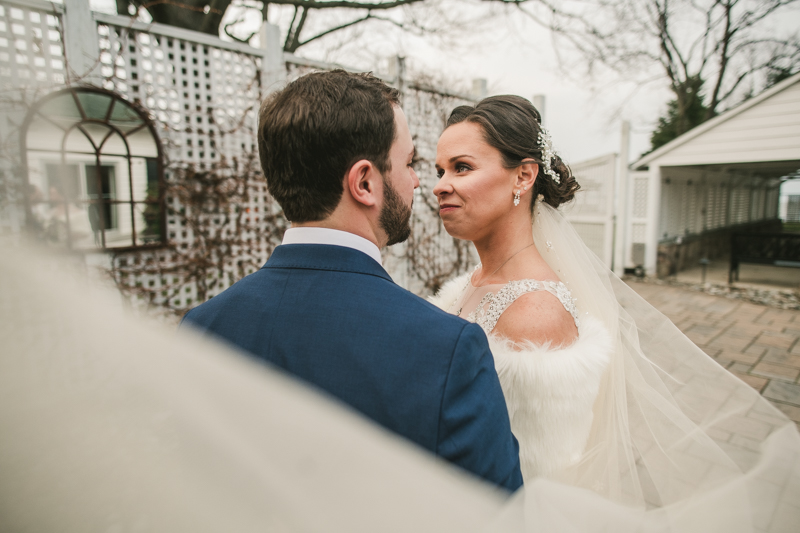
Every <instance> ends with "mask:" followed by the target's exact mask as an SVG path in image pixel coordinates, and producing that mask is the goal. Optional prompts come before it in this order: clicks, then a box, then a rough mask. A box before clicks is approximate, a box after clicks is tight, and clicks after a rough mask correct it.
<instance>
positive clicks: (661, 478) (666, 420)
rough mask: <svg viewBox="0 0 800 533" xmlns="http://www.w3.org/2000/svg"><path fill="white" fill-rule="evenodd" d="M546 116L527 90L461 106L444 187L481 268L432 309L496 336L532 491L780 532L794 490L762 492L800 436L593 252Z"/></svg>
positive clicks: (787, 473) (444, 209) (443, 209)
mask: <svg viewBox="0 0 800 533" xmlns="http://www.w3.org/2000/svg"><path fill="white" fill-rule="evenodd" d="M540 122H541V117H540V115H539V113H538V111H537V110H536V109H535V108H534V107H533V105H531V103H530V102H528V101H527V100H525V99H524V98H521V97H517V96H495V97H490V98H486V99H484V100H483V101H481V102H479V103H478V104H477V105H475V106H474V107H472V106H461V107H458V108H456V109H455V110H454V111H453V113H452V114H451V116H450V118H449V120H448V122H447V127H446V129H445V131H444V133H443V134H442V136H441V138H440V140H439V145H438V149H437V157H436V168H437V171H438V174H439V178H440V179H439V182H438V184H437V185H436V187H435V188H434V190H433V192H434V194H435V195H436V197H437V199H438V202H439V206H440V216H441V218H442V221H443V223H444V226H445V228H446V229H447V231H448V233H450V234H451V235H452V236H454V237H456V238H459V239H465V240H469V241H472V242H473V244H474V245H475V248H476V250H477V252H478V255H479V257H480V261H481V262H480V264H479V265H478V267H476V269H475V270H474V271H473V272H472V273H470V274H467V275H465V276H462V277H460V278H457V279H455V280H452V281H451V282H449V283H448V284H446V285H445V286H444V287H443V288H442V290H441V291H440V292H439V293H438V294H437V295H436V296H435V297H434V298H432V301H433V303H435V304H436V305H438V306H439V307H441V308H443V309H445V310H447V311H450V312H452V313H454V314H457V315H460V316H462V317H463V318H465V319H467V320H470V321H472V322H476V323H477V324H479V325H480V326H481V327H482V328H483V329H484V331H485V332H486V334H487V337H488V338H489V343H490V346H491V348H492V352H493V355H494V357H495V366H496V369H497V373H498V375H499V378H500V383H501V385H502V387H503V392H504V394H505V398H506V403H507V407H508V411H509V415H510V419H511V428H512V431H513V432H514V434H515V436H516V437H517V439H518V441H519V444H520V462H521V466H522V473H523V477H524V478H525V482H526V492H532V491H530V487H531V485H532V484H533V483H534V482H535V481H536V480H537V479H542V478H548V479H550V480H555V481H560V482H564V483H567V484H569V485H576V486H578V487H582V488H585V489H588V490H590V491H592V492H593V493H596V494H599V495H601V496H603V497H604V498H605V499H606V500H607V501H608V500H610V501H611V502H613V503H615V504H623V505H624V506H625V507H624V508H625V509H631V508H633V509H642V510H644V509H649V510H656V511H659V512H669V513H670V521H671V522H670V523H671V524H672V527H675V528H676V530H681V529H680V528H679V527H678V526H677V525H676V524H677V523H678V522H676V520H678V518H676V517H679V516H680V517H682V518H681V519H680V520H679V522H681V523H682V524H683V526H681V527H684V528H686V529H687V530H688V529H689V528H698V529H699V530H703V528H704V527H709V528H710V527H711V524H713V526H714V527H713V528H711V529H717V528H719V527H723V529H724V530H730V531H751V530H770V529H774V528H776V527H777V529H780V525H779V524H777V523H776V522H774V520H773V519H774V517H775V515H776V513H779V509H780V508H781V505H783V503H781V502H785V501H786V498H787V494H788V493H787V491H783V490H781V491H779V493H776V492H775V491H772V492H770V491H765V490H762V489H760V488H759V487H761V486H762V485H763V483H764V482H765V480H767V479H769V480H770V482H772V483H774V484H775V486H782V485H785V484H786V483H787V480H789V479H790V478H791V477H792V476H793V475H794V476H796V472H795V473H794V474H792V473H791V471H792V469H793V468H795V469H796V467H797V455H798V449H800V446H799V444H800V437H799V436H798V433H797V429H796V427H795V426H794V424H793V423H791V422H790V421H789V420H788V419H786V417H785V416H783V415H782V414H781V413H780V412H779V411H778V410H777V409H775V408H774V407H772V406H771V405H770V404H769V403H768V402H767V401H766V400H764V399H763V398H761V397H760V395H759V394H758V393H756V392H755V391H754V390H752V389H750V388H749V387H748V386H747V385H745V384H744V383H742V382H741V381H739V380H738V379H737V378H735V377H734V376H733V375H731V374H730V373H728V372H727V371H726V370H724V369H723V368H722V367H720V366H719V365H717V364H716V362H714V361H713V360H712V359H711V358H709V357H708V356H707V355H706V354H704V353H703V352H702V351H701V350H700V349H699V348H697V347H696V346H695V345H694V344H693V343H692V342H691V341H689V340H688V339H687V338H686V337H685V336H684V335H683V334H681V333H680V331H678V330H677V328H675V326H674V325H673V324H672V323H671V322H670V321H669V320H668V319H666V318H665V317H664V316H663V315H661V314H660V313H659V312H658V311H656V310H655V309H654V308H652V306H650V305H649V304H647V303H646V302H645V301H644V300H643V299H642V298H641V297H639V296H638V295H637V294H636V293H634V292H633V291H632V290H631V289H630V288H628V287H627V286H626V285H625V284H624V283H623V282H621V281H620V280H619V278H617V277H616V276H615V275H614V274H613V273H611V272H610V271H609V270H608V269H607V268H606V267H605V266H604V265H603V264H602V263H601V262H600V261H599V259H598V258H597V257H596V256H594V255H593V254H592V253H591V252H590V251H589V250H588V248H587V247H586V246H585V245H584V244H583V242H582V241H581V239H580V238H579V237H578V236H577V234H576V233H575V232H574V230H573V229H572V227H571V226H570V224H569V223H568V222H566V220H565V219H563V218H562V217H561V215H560V214H559V212H558V211H557V209H556V208H558V206H559V205H561V204H562V203H564V202H568V201H570V200H571V199H572V198H573V196H574V195H575V193H576V191H577V190H578V188H579V185H578V183H577V182H576V180H575V178H574V177H573V176H572V175H571V172H570V170H569V168H568V167H567V166H566V165H565V164H564V163H563V162H562V161H561V159H560V158H559V157H558V156H556V155H555V154H554V153H553V148H552V145H551V141H550V138H549V136H548V134H547V133H546V132H545V131H544V130H543V129H542V127H541V124H540ZM792 465H793V466H792ZM782 469H783V472H781V470H782ZM781 476H783V477H781ZM789 484H790V485H793V484H794V482H790V483H789ZM773 488H774V487H773ZM722 494H724V495H725V496H724V497H723V496H721V495H722ZM573 503H574V502H573ZM795 505H796V504H795ZM631 506H632V507H631ZM797 512H798V511H797V509H795V510H794V513H795V515H796V513H797ZM648 516H653V514H652V513H651V514H650V515H648ZM689 517H692V518H689ZM700 517H702V518H703V519H706V520H711V521H712V522H710V523H705V525H703V522H702V520H701V519H700ZM698 520H699V521H698ZM775 520H779V519H775ZM659 524H661V525H664V524H663V523H661V522H659ZM726 528H727V529H726ZM723 529H719V530H723Z"/></svg>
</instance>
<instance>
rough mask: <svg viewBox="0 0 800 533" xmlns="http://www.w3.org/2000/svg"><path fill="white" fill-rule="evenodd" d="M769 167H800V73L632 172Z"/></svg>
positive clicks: (699, 128) (664, 149) (646, 158)
mask: <svg viewBox="0 0 800 533" xmlns="http://www.w3.org/2000/svg"><path fill="white" fill-rule="evenodd" d="M766 162H781V163H778V164H777V166H779V167H781V168H782V169H785V171H786V172H787V173H788V172H792V171H793V170H796V169H797V168H798V167H800V73H798V74H795V75H794V76H791V77H789V78H787V79H785V80H783V81H781V82H780V83H777V84H776V85H775V86H773V87H770V88H769V89H767V90H765V91H763V92H762V93H761V94H759V95H758V96H755V97H753V98H750V99H749V100H746V101H745V102H742V103H741V104H740V105H738V106H736V107H734V108H732V109H729V110H728V111H726V112H724V113H722V114H721V115H719V116H717V117H714V118H713V119H711V120H708V121H706V122H704V123H703V124H701V125H699V126H697V127H695V128H693V129H691V130H690V131H688V132H686V133H684V134H683V135H681V136H680V137H678V138H676V139H673V140H672V141H670V142H669V143H667V144H665V145H664V146H662V147H660V148H659V149H658V150H655V151H653V152H652V153H650V154H647V155H646V156H644V157H642V158H640V159H639V160H638V161H636V162H635V163H633V164H632V165H631V168H632V169H636V170H643V169H646V168H648V167H649V166H650V165H656V166H700V165H703V166H705V165H714V166H720V165H723V166H728V165H736V166H750V165H748V164H749V163H766ZM772 166H773V167H774V166H775V164H773V165H772ZM774 170H777V169H774Z"/></svg>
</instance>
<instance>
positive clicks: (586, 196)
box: [570, 158, 616, 216]
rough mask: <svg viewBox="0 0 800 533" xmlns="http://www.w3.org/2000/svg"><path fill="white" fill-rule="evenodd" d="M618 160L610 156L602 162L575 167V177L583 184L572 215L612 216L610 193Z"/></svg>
mask: <svg viewBox="0 0 800 533" xmlns="http://www.w3.org/2000/svg"><path fill="white" fill-rule="evenodd" d="M615 166H616V160H615V159H613V158H608V159H606V160H605V161H603V162H602V163H600V164H597V165H592V166H588V167H577V168H574V169H573V174H574V175H575V179H577V180H578V183H580V185H581V189H580V191H578V194H576V195H575V201H574V202H573V204H574V206H570V207H571V209H570V214H572V215H578V214H580V215H600V216H610V215H611V213H609V212H608V211H609V206H608V194H609V192H611V191H613V188H614V177H615V172H616V169H615Z"/></svg>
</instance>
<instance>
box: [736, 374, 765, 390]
mask: <svg viewBox="0 0 800 533" xmlns="http://www.w3.org/2000/svg"><path fill="white" fill-rule="evenodd" d="M733 374H734V375H735V376H736V377H737V378H739V379H741V380H742V381H744V382H745V383H747V384H748V385H750V386H751V387H753V388H754V389H755V390H757V391H758V392H761V391H762V390H763V389H764V385H766V384H767V381H769V380H768V379H766V378H760V377H757V376H751V375H750V374H744V373H742V372H734V373H733Z"/></svg>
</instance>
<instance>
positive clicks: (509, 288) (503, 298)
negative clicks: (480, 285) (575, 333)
mask: <svg viewBox="0 0 800 533" xmlns="http://www.w3.org/2000/svg"><path fill="white" fill-rule="evenodd" d="M542 290H544V291H547V292H549V293H550V294H552V295H553V296H555V297H556V298H558V301H559V302H561V305H563V306H564V309H566V310H567V312H568V313H569V314H570V315H572V319H573V320H574V321H575V327H580V321H579V320H578V308H577V307H576V306H575V300H574V299H573V298H572V294H571V293H570V292H569V289H568V288H567V286H566V285H564V283H562V282H560V281H538V280H535V279H522V280H514V281H509V282H508V283H506V284H505V285H503V288H501V289H500V290H499V291H497V294H496V295H495V294H493V293H491V292H489V293H486V295H485V296H484V297H483V298H482V299H481V301H480V303H479V304H478V307H476V308H475V310H474V311H473V312H472V313H470V314H469V316H468V317H467V320H469V321H470V322H475V323H476V324H478V325H479V326H480V327H481V328H482V329H483V331H484V332H486V334H487V335H488V334H489V333H491V332H492V330H493V329H494V327H495V326H496V325H497V321H498V320H499V319H500V315H502V314H503V312H504V311H505V310H506V309H508V306H510V305H511V304H512V303H514V301H516V299H517V298H519V297H520V296H522V295H523V294H528V293H529V292H536V291H542ZM487 304H488V306H489V307H488V309H487V308H486V305H487Z"/></svg>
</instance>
